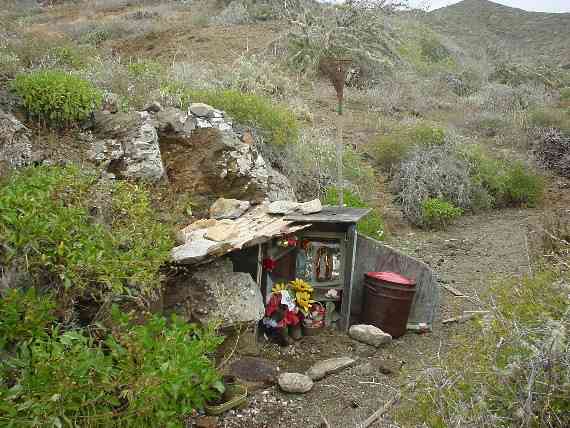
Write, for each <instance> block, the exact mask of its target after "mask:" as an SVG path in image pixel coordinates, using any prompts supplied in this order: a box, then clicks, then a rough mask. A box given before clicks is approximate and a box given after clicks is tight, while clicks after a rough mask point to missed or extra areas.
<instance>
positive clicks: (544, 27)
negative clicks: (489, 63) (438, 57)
mask: <svg viewBox="0 0 570 428" xmlns="http://www.w3.org/2000/svg"><path fill="white" fill-rule="evenodd" d="M428 21H429V22H430V23H431V24H432V25H433V27H434V29H436V30H437V31H438V32H441V33H442V34H445V35H447V36H449V37H450V38H452V39H454V40H457V41H458V42H460V43H461V44H462V46H464V47H465V48H467V49H469V50H471V51H473V50H475V51H476V50H477V49H478V48H479V47H482V48H483V49H486V51H487V53H488V54H490V55H491V56H492V57H494V58H495V59H499V60H503V59H512V60H516V61H534V62H545V63H549V64H555V65H566V66H570V45H569V43H568V31H569V29H570V13H539V12H527V11H525V10H522V9H516V8H513V7H508V6H503V5H500V4H497V3H493V2H490V1H488V0H464V1H462V2H459V3H456V4H453V5H451V6H447V7H444V8H441V9H437V10H435V11H433V12H431V13H430V14H429V15H428Z"/></svg>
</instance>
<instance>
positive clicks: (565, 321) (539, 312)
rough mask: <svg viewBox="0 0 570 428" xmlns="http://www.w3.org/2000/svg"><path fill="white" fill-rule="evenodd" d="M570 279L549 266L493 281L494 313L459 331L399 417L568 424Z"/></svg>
mask: <svg viewBox="0 0 570 428" xmlns="http://www.w3.org/2000/svg"><path fill="white" fill-rule="evenodd" d="M567 280H568V277H567V275H566V277H563V276H561V275H560V274H559V273H555V272H554V271H546V272H540V273H538V274H537V275H535V276H533V277H531V278H524V279H522V280H521V279H515V280H500V281H496V282H495V283H494V284H492V285H491V287H489V292H488V295H487V296H483V298H484V301H485V302H488V304H487V306H486V309H489V319H487V320H484V321H480V322H474V323H473V324H472V325H471V326H466V327H464V328H463V329H462V331H461V332H459V333H458V335H457V336H456V337H455V338H454V339H453V344H452V346H451V347H450V349H451V352H448V353H447V354H446V355H444V356H443V358H442V364H441V366H440V367H432V368H431V369H430V372H426V373H425V376H423V377H422V378H421V379H420V380H419V382H418V383H417V384H416V385H415V388H414V393H413V397H410V398H411V399H410V400H405V401H406V402H405V403H403V405H402V407H400V408H399V409H398V410H397V412H398V414H397V415H396V418H395V419H396V422H397V423H398V425H401V426H420V425H423V424H424V422H425V423H427V424H428V425H429V426H436V427H446V426H477V427H483V428H491V427H510V426H514V425H516V426H528V427H542V426H553V427H565V426H569V424H570V382H569V381H570V364H569V363H570V342H569V340H568V334H567V332H568V328H570V319H569V317H568V314H569V305H568V302H569V301H568V299H567V296H566V295H567V293H568V291H567V290H564V289H563V287H561V286H560V285H559V284H561V283H562V284H564V283H565V281H567ZM464 330H466V331H464ZM408 403H409V404H408Z"/></svg>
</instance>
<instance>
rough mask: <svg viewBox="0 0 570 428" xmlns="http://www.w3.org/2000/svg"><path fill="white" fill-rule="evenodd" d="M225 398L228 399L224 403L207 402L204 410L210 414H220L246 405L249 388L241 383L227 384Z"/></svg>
mask: <svg viewBox="0 0 570 428" xmlns="http://www.w3.org/2000/svg"><path fill="white" fill-rule="evenodd" d="M223 398H224V399H225V400H226V401H224V402H223V403H222V404H215V405H214V404H206V405H205V406H204V410H206V414H208V415H210V416H218V415H221V414H222V413H224V412H227V411H228V410H231V409H235V408H236V407H240V406H242V405H244V404H245V403H246V401H247V388H246V387H245V386H243V385H240V384H237V383H236V384H229V385H226V391H225V392H224V395H223Z"/></svg>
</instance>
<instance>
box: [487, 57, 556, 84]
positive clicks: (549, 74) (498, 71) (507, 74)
mask: <svg viewBox="0 0 570 428" xmlns="http://www.w3.org/2000/svg"><path fill="white" fill-rule="evenodd" d="M565 78H566V77H565V75H564V72H563V71H562V70H560V69H557V68H555V67H552V66H550V65H547V64H541V65H537V66H528V65H523V64H513V63H500V64H498V65H497V66H496V67H495V70H494V71H493V73H492V74H491V75H490V76H489V80H491V81H496V82H499V83H502V84H504V85H509V86H519V85H522V84H523V83H540V84H542V85H545V86H546V87H550V88H558V87H560V86H561V85H564V82H565Z"/></svg>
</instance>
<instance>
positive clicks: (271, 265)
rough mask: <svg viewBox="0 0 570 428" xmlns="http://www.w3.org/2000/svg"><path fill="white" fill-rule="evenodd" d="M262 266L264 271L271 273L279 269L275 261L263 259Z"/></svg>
mask: <svg viewBox="0 0 570 428" xmlns="http://www.w3.org/2000/svg"><path fill="white" fill-rule="evenodd" d="M262 266H263V269H264V270H266V271H268V272H271V271H273V269H275V268H276V267H277V262H276V261H275V260H273V259H263V263H262Z"/></svg>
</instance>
